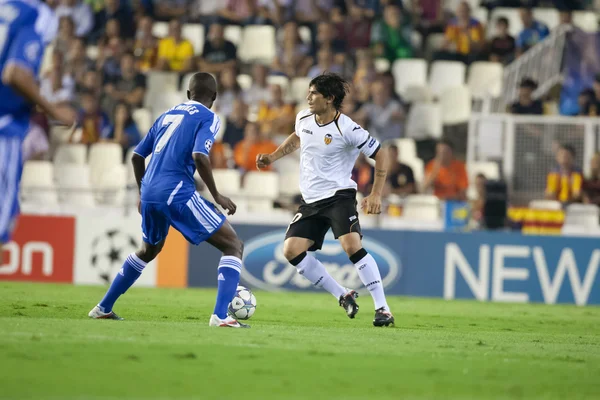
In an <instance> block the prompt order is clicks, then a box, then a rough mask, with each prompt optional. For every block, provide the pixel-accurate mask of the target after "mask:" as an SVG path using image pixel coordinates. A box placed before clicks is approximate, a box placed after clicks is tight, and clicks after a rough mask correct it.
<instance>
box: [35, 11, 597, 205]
mask: <svg viewBox="0 0 600 400" xmlns="http://www.w3.org/2000/svg"><path fill="white" fill-rule="evenodd" d="M47 2H48V4H49V5H50V6H51V7H53V8H54V9H55V11H56V14H57V16H58V18H59V30H58V35H57V37H56V39H55V40H54V42H53V43H52V44H51V46H50V47H49V49H48V51H47V61H46V62H45V63H44V65H45V68H44V70H43V71H42V72H41V78H40V79H41V92H42V94H43V96H44V97H45V98H47V99H48V100H49V101H52V102H54V103H57V104H61V105H66V106H71V107H74V108H76V109H77V110H78V112H79V114H78V115H79V119H78V126H79V127H80V128H81V129H79V130H77V131H76V133H75V134H73V135H71V136H70V137H69V138H68V140H69V141H70V142H73V143H84V144H93V143H96V142H100V141H113V142H116V143H119V144H120V145H122V146H123V149H124V153H125V150H126V149H128V148H130V147H131V146H135V145H136V144H137V143H138V142H139V140H141V138H142V137H143V135H144V134H145V132H140V128H139V127H138V126H137V125H136V123H135V121H134V119H133V118H132V115H133V112H134V111H135V110H136V109H138V108H140V107H142V106H143V104H144V98H145V96H146V90H147V84H146V77H147V76H146V74H147V73H149V72H152V71H172V72H176V73H178V74H179V75H180V77H183V76H184V74H186V73H188V72H192V71H198V70H201V71H206V72H210V73H212V74H214V75H215V76H216V77H217V80H218V82H219V93H218V99H217V102H216V104H215V110H216V111H217V112H218V113H219V115H221V116H222V117H223V118H225V122H226V123H225V124H224V125H225V126H226V127H225V129H224V133H223V136H222V140H221V141H220V142H218V143H215V145H214V147H213V151H212V162H213V165H214V167H216V168H239V169H241V170H242V171H247V170H252V169H254V168H255V167H254V160H255V156H256V154H258V153H265V152H270V151H272V150H273V149H274V148H276V146H277V144H278V143H280V142H281V140H282V138H283V137H285V136H286V135H288V134H289V133H290V132H292V130H293V125H294V119H295V114H296V110H297V107H298V106H299V104H295V103H293V102H291V101H290V100H289V99H288V97H287V96H286V94H285V93H284V90H283V87H282V86H281V85H278V84H269V83H268V82H267V81H268V80H267V78H268V77H269V76H284V77H287V78H294V77H311V78H312V77H315V76H317V75H319V74H321V73H323V72H325V71H329V72H336V73H339V74H341V75H343V76H345V77H346V78H347V79H348V80H349V81H350V82H352V91H351V93H349V94H348V98H347V99H346V101H345V104H344V112H345V113H347V114H348V115H349V116H350V117H351V118H353V119H355V120H356V121H357V122H358V123H360V124H361V125H363V126H365V127H367V129H368V130H369V131H370V132H371V133H372V134H373V135H374V136H376V137H378V138H379V139H380V140H381V141H386V140H390V139H396V138H400V137H402V136H403V132H404V123H405V120H406V116H407V110H408V107H409V105H408V104H406V103H405V102H404V101H403V99H402V98H400V97H399V96H398V94H397V93H395V92H394V89H393V88H394V87H395V85H394V77H393V75H392V74H391V73H389V72H386V73H378V72H377V70H376V68H375V59H376V58H384V59H387V60H388V61H390V62H393V61H394V60H397V59H402V58H411V57H420V56H423V55H424V54H425V51H424V50H425V49H424V44H425V43H426V39H427V37H428V35H430V34H434V33H444V37H445V40H444V43H443V44H442V47H441V51H439V52H437V53H435V54H434V55H433V58H434V59H448V58H449V59H454V60H460V61H464V62H465V63H470V62H472V61H474V60H488V59H489V60H493V61H499V62H503V63H508V62H510V61H511V60H513V59H514V58H515V57H518V56H519V55H520V54H522V52H523V51H525V50H526V49H527V48H529V47H531V46H532V45H534V44H535V43H536V42H538V41H540V40H542V39H543V38H544V37H545V36H546V35H548V34H549V30H548V28H547V27H546V26H545V25H543V24H542V23H540V22H539V21H535V20H534V19H533V17H532V13H531V10H530V9H529V8H523V9H522V10H521V18H522V20H523V24H524V27H525V28H524V30H523V31H522V32H521V33H520V34H519V35H518V37H516V38H513V37H511V36H510V34H509V33H508V32H509V25H508V24H509V23H508V20H506V19H505V18H499V19H498V20H496V21H490V23H492V24H494V26H495V28H496V34H495V35H494V36H493V37H492V38H491V39H490V40H488V39H487V38H486V35H485V33H484V32H485V26H484V25H485V24H486V23H487V21H478V20H477V19H476V18H474V17H473V15H472V10H471V7H470V5H469V2H466V1H464V2H459V3H458V6H457V8H456V10H455V11H454V12H449V10H447V9H445V8H444V1H442V0H427V1H425V0H404V1H400V0H293V1H292V0H160V1H157V0H155V1H153V0H129V1H126V0H83V1H82V0H48V1H47ZM573 4H575V3H573ZM482 5H484V6H489V7H493V6H503V5H506V4H504V2H503V1H501V0H497V1H495V2H489V1H488V2H482ZM569 16H570V11H566V10H565V11H563V13H562V14H561V21H563V22H564V23H568V21H569ZM156 21H164V22H168V24H169V25H168V34H167V35H166V36H165V37H164V38H158V37H156V36H155V35H154V34H153V24H154V23H155V22H156ZM189 22H194V23H200V24H202V25H204V27H205V32H206V38H205V41H204V45H203V48H202V51H201V52H200V53H198V52H195V50H194V47H193V45H192V43H191V42H190V41H189V40H187V39H186V38H185V37H184V35H183V33H182V27H183V24H184V23H189ZM251 24H271V25H274V26H275V27H276V29H277V35H276V49H277V51H276V57H275V58H274V59H273V60H272V62H271V63H270V64H268V65H263V64H259V63H257V64H254V65H245V64H243V63H242V62H241V61H240V60H239V58H238V50H239V49H237V48H236V45H235V44H234V43H232V42H231V41H229V40H228V39H227V38H226V35H225V26H227V25H242V26H245V25H251ZM304 27H307V28H308V30H309V31H310V34H311V35H310V38H306V37H302V36H301V34H300V33H301V30H300V29H301V28H304ZM304 29H305V28H304ZM415 32H418V33H419V34H420V36H421V40H419V41H416V40H415ZM89 46H93V48H95V49H97V51H96V52H95V53H96V54H92V53H90V52H88V48H89ZM241 72H244V73H246V74H249V75H251V76H252V84H251V86H250V87H249V88H247V89H245V90H244V89H242V88H241V87H240V85H239V83H238V79H237V77H238V75H239V74H240V73H241ZM597 83H598V84H597V85H596V84H595V85H594V88H593V90H589V91H588V92H586V93H585V96H584V94H582V98H581V101H582V103H585V104H586V105H587V106H586V107H585V108H584V109H585V110H588V111H586V112H588V113H589V114H590V115H592V113H595V112H596V111H595V110H597V109H598V105H599V104H600V103H598V101H599V100H598V99H600V79H599V80H598V82H597ZM533 89H535V82H533V81H527V82H525V81H524V82H523V84H522V85H521V95H520V97H519V102H518V103H516V104H515V105H513V108H512V111H513V112H515V113H538V109H539V107H540V105H539V104H538V103H537V102H536V101H535V100H533V99H532V97H531V92H532V91H533ZM184 100H185V99H184V98H182V99H181V101H184ZM51 125H52V121H47V120H45V118H44V117H43V116H42V115H35V116H34V121H33V124H32V128H31V132H30V135H29V137H28V139H27V140H26V142H25V145H24V147H25V155H26V157H28V158H49V157H51V154H49V151H50V149H51V146H49V145H48V143H49V142H50V141H52V138H51V137H50V131H51V129H50V126H51ZM390 152H391V154H392V157H391V159H390V174H389V176H388V184H389V185H388V187H387V188H386V191H387V192H388V193H394V194H398V195H401V196H403V195H406V194H411V193H416V192H417V191H420V190H422V189H425V190H433V192H434V193H436V195H439V197H441V198H444V199H465V198H466V189H467V186H468V180H467V176H466V172H465V168H464V163H462V162H461V161H458V160H456V159H455V158H454V156H453V147H452V145H451V144H450V143H449V142H441V143H440V144H438V145H437V149H436V157H435V159H434V160H433V161H431V162H430V163H429V164H428V165H427V168H426V175H425V182H415V178H414V174H413V171H412V170H411V169H410V167H408V166H407V165H404V164H402V163H400V162H399V161H398V157H397V154H398V149H397V148H395V147H391V150H390ZM354 176H355V179H356V180H357V182H358V184H359V189H361V191H364V192H366V191H367V190H368V188H369V185H370V184H371V183H372V167H371V166H370V164H369V163H368V162H367V161H366V160H364V159H362V158H361V159H359V160H358V161H357V165H356V168H355V171H354Z"/></svg>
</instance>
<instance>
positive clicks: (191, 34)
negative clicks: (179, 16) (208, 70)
mask: <svg viewBox="0 0 600 400" xmlns="http://www.w3.org/2000/svg"><path fill="white" fill-rule="evenodd" d="M181 36H183V38H184V39H187V40H189V41H190V43H192V46H193V47H194V54H202V51H203V50H204V36H205V35H204V26H202V24H183V27H182V28H181Z"/></svg>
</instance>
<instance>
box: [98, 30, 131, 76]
mask: <svg viewBox="0 0 600 400" xmlns="http://www.w3.org/2000/svg"><path fill="white" fill-rule="evenodd" d="M124 48H125V45H124V43H123V40H122V39H121V38H118V37H115V38H112V39H111V40H110V42H109V43H108V44H106V45H103V46H98V59H97V60H96V66H97V68H98V70H99V71H100V72H101V73H102V82H103V83H104V84H106V83H107V82H110V81H112V80H116V79H118V78H119V76H120V75H121V57H122V55H123V52H124Z"/></svg>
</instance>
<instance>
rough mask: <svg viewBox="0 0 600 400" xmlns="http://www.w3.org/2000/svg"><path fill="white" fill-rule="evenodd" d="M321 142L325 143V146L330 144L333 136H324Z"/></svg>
mask: <svg viewBox="0 0 600 400" xmlns="http://www.w3.org/2000/svg"><path fill="white" fill-rule="evenodd" d="M323 140H324V141H325V144H329V143H331V141H332V140H333V136H331V135H330V134H329V133H328V134H327V135H325V138H323Z"/></svg>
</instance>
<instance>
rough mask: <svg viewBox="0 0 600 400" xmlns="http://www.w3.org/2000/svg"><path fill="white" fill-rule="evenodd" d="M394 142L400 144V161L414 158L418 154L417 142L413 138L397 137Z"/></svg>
mask: <svg viewBox="0 0 600 400" xmlns="http://www.w3.org/2000/svg"><path fill="white" fill-rule="evenodd" d="M394 144H395V145H396V146H398V161H401V162H404V160H412V159H413V158H419V157H418V156H417V144H416V143H415V141H414V140H413V139H410V138H405V139H395V140H394Z"/></svg>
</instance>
